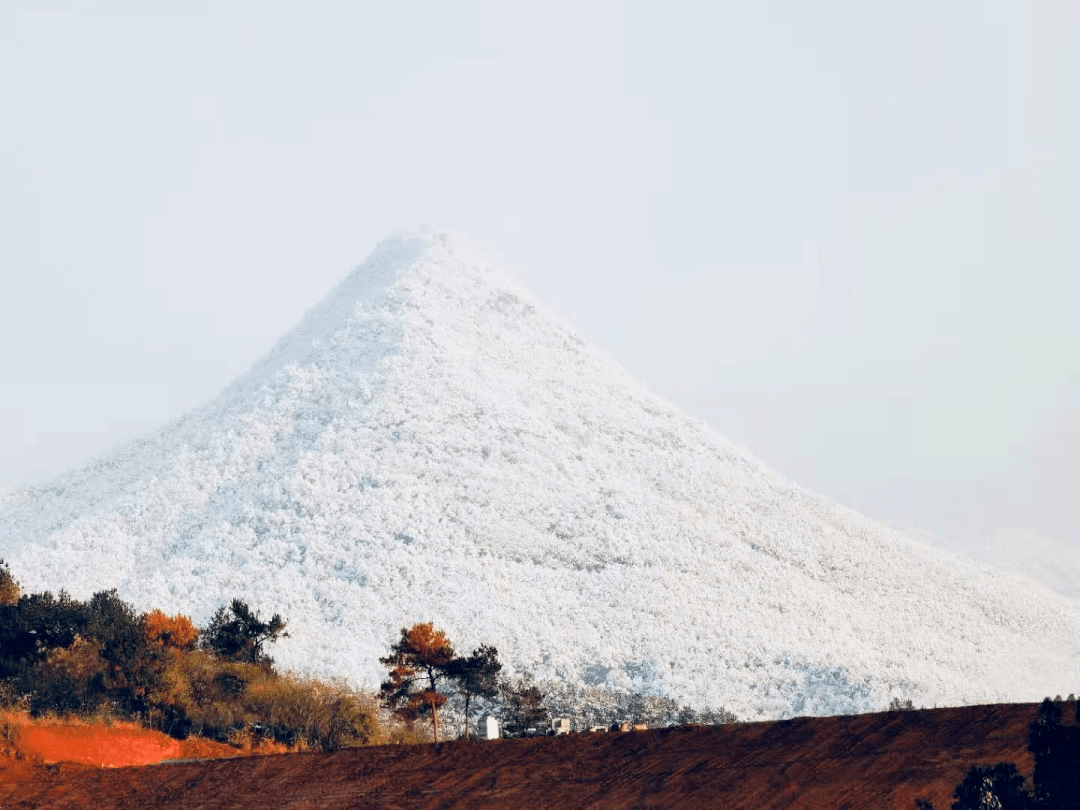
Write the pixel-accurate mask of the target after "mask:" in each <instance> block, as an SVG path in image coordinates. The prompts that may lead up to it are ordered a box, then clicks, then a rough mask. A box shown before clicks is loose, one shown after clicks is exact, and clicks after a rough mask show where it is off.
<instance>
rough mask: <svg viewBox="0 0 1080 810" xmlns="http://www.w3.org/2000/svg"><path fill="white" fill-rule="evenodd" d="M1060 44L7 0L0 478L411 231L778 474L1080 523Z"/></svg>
mask: <svg viewBox="0 0 1080 810" xmlns="http://www.w3.org/2000/svg"><path fill="white" fill-rule="evenodd" d="M1076 42H1080V4H1076V3H1074V2H1069V1H1068V0H1057V1H1056V2H1047V1H1040V0H1022V2H1021V1H1018V0H1008V2H1004V1H1001V0H953V1H951V2H930V1H929V0H903V1H902V2H901V1H900V0H890V1H884V0H883V2H874V3H867V2H861V1H856V0H849V1H847V2H829V1H827V0H798V1H796V0H791V1H790V2H779V1H778V0H771V1H770V0H756V2H727V3H723V2H713V3H682V4H679V3H663V4H660V3H633V2H624V3H595V2H594V3H589V2H573V3H563V2H545V3H534V4H513V3H506V2H489V3H484V2H458V3H454V4H444V3H411V4H374V3H345V2H342V3H327V2H322V3H319V2H312V3H304V4H295V3H288V4H287V3H268V2H225V3H209V2H185V3H179V2H177V3H163V2H162V3H152V4H151V3H141V2H140V3H137V2H126V3H120V2H112V3H109V2H83V3H60V2H56V3H49V4H44V3H38V2H6V3H4V4H3V5H2V6H0V99H2V104H3V107H2V113H0V115H2V118H3V125H2V126H0V218H2V222H3V230H2V233H3V238H2V239H0V282H2V286H0V347H2V348H0V353H2V354H0V360H2V363H3V377H2V379H3V383H2V384H0V388H2V396H0V485H5V486H11V485H16V484H19V483H22V482H26V481H37V480H41V479H42V478H45V477H48V476H50V475H52V474H55V473H57V472H60V471H62V470H64V469H66V468H68V467H70V466H73V465H76V464H80V463H82V462H84V461H86V460H88V459H89V458H90V457H91V456H93V455H96V454H99V453H101V452H103V451H105V450H106V449H108V447H109V446H111V445H112V444H113V443H115V442H116V441H118V440H120V439H123V438H127V437H130V436H133V435H136V434H138V433H140V432H143V431H144V430H146V429H149V428H152V427H154V426H157V425H160V424H162V423H164V422H165V421H166V420H168V419H171V418H173V417H175V416H177V415H179V414H180V413H182V412H183V411H185V410H187V409H190V408H192V407H195V406H197V405H199V404H200V403H202V402H204V401H206V400H207V399H209V398H210V397H212V396H213V395H214V394H215V393H217V391H218V390H220V389H221V388H222V387H223V386H224V385H226V384H227V383H228V382H229V381H230V380H231V379H232V378H233V377H234V376H236V375H237V374H238V373H240V372H242V371H243V370H245V369H246V368H247V367H248V366H249V365H250V364H251V363H252V362H253V361H254V360H255V359H256V358H257V357H258V356H259V355H260V354H261V353H263V352H265V351H266V350H267V349H268V348H269V347H270V346H271V345H272V344H273V342H274V341H275V340H276V338H277V337H278V336H279V335H280V334H281V333H282V332H284V331H285V330H286V329H288V328H289V327H291V326H292V325H293V324H294V323H295V322H296V321H297V320H298V318H299V317H300V316H301V315H302V314H303V312H304V311H305V310H306V309H307V308H308V307H310V306H312V305H314V304H315V303H316V302H317V301H318V300H319V299H320V298H321V297H322V296H323V295H324V294H325V293H326V292H327V291H328V290H329V289H330V288H331V286H332V285H333V284H334V283H335V282H336V281H338V280H339V279H340V278H341V277H342V276H344V275H345V274H346V273H347V272H348V271H349V270H350V269H351V268H352V267H353V266H355V265H356V264H358V263H359V262H360V261H362V260H363V259H364V258H365V257H366V255H367V254H368V252H369V251H370V249H371V248H372V247H373V246H374V244H375V243H376V242H377V241H378V240H379V239H380V238H382V237H383V236H385V235H387V234H388V233H390V232H392V231H396V230H399V229H402V228H410V227H415V226H418V225H420V224H424V223H426V224H431V225H434V226H438V227H452V228H455V229H457V230H459V231H461V232H463V233H465V234H467V235H469V236H470V237H471V238H472V239H473V240H474V241H476V242H477V243H478V244H480V245H481V246H482V247H484V248H486V249H487V250H488V251H489V252H490V253H492V254H493V255H494V256H495V257H497V258H501V259H502V260H503V261H504V262H505V263H506V264H507V265H509V266H510V267H511V269H512V270H513V271H514V272H515V273H516V274H517V275H518V276H519V277H520V278H521V280H522V281H523V282H524V283H525V284H526V285H527V286H528V287H530V288H531V289H532V290H533V291H534V292H535V293H536V295H537V296H538V297H539V298H541V299H542V300H544V301H546V302H547V303H548V304H549V305H550V306H551V307H552V308H553V309H555V310H556V311H558V312H561V313H562V314H563V315H564V316H565V317H566V318H567V319H568V320H570V321H571V322H572V323H573V324H575V326H577V328H578V329H579V331H581V332H582V333H583V334H584V335H585V336H586V337H588V338H590V339H591V340H592V341H593V342H595V343H597V344H598V345H600V346H601V347H602V348H603V349H605V350H606V351H607V352H608V353H610V354H611V355H613V356H614V357H615V358H616V359H618V360H619V361H621V362H622V363H623V364H624V365H625V366H626V367H627V368H628V369H629V370H630V371H631V372H633V373H634V374H635V375H636V376H637V377H638V378H639V379H641V380H643V381H644V382H646V383H648V384H649V385H650V386H652V387H653V388H654V389H656V390H658V391H659V392H660V393H662V394H664V395H666V396H668V397H669V398H670V399H672V400H673V401H674V402H676V403H677V404H678V405H680V406H682V407H683V408H684V409H686V410H687V411H689V412H691V413H693V414H695V415H697V416H699V417H701V418H703V419H705V420H706V421H708V422H709V423H711V424H712V425H714V426H715V427H716V428H717V429H718V430H720V431H721V432H722V433H724V434H725V435H727V436H729V437H730V438H732V439H734V440H736V441H739V442H741V443H742V444H745V445H746V446H747V447H749V448H750V449H751V450H752V451H753V452H754V453H756V454H757V455H758V456H760V457H761V458H763V459H764V460H765V461H767V462H768V463H770V464H771V465H772V466H773V467H775V468H776V469H778V470H779V471H781V472H783V473H784V474H786V475H788V476H790V477H792V478H794V479H796V480H797V481H799V482H800V483H801V484H803V485H804V486H807V487H809V488H812V489H814V490H817V491H820V492H824V493H826V494H828V495H830V496H832V497H833V498H835V499H836V500H839V501H841V502H843V503H846V504H848V505H850V506H853V507H855V508H857V509H860V510H862V511H864V512H866V513H867V514H869V515H871V516H873V517H876V518H879V519H882V520H886V521H890V522H894V523H904V524H910V525H917V526H923V527H928V528H931V529H935V530H939V531H949V532H954V533H957V532H958V533H971V534H974V535H979V534H985V533H989V532H990V531H992V530H993V529H997V528H1003V527H1025V528H1030V529H1033V530H1035V531H1036V532H1039V533H1042V534H1045V535H1047V536H1050V537H1054V538H1058V539H1062V540H1065V539H1071V538H1074V539H1076V540H1077V541H1080V498H1078V497H1077V490H1078V484H1080V362H1078V349H1080V318H1077V317H1076V316H1075V311H1076V309H1077V307H1078V305H1080V280H1078V277H1077V267H1078V258H1080V244H1078V242H1080V235H1078V234H1080V229H1078V228H1077V223H1078V222H1080V158H1078V156H1077V147H1076V144H1078V143H1080V101H1078V99H1080V94H1078V93H1076V91H1075V85H1076V81H1077V78H1078V77H1080V51H1078V50H1077V49H1076V47H1075V43H1076ZM1078 544H1080V542H1078Z"/></svg>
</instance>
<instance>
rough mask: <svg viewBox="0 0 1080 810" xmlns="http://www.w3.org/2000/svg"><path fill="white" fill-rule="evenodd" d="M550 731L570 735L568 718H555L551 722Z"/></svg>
mask: <svg viewBox="0 0 1080 810" xmlns="http://www.w3.org/2000/svg"><path fill="white" fill-rule="evenodd" d="M551 730H552V731H554V732H555V734H556V735H558V734H569V733H570V718H569V717H557V718H555V719H554V720H552V721H551Z"/></svg>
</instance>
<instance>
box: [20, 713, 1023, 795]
mask: <svg viewBox="0 0 1080 810" xmlns="http://www.w3.org/2000/svg"><path fill="white" fill-rule="evenodd" d="M1036 709H1037V706H1036V705H1035V704H1009V705H998V706H972V707H963V708H949V709H932V710H924V711H912V712H890V713H880V714H867V715H858V716H848V717H821V718H799V719H796V720H788V721H783V722H776V723H748V724H740V725H732V726H719V727H680V728H671V729H657V730H652V731H645V732H628V733H622V734H613V733H602V734H599V733H598V734H581V735H570V736H566V737H558V738H540V739H532V740H500V741H497V742H486V743H485V742H471V743H469V742H455V743H444V744H441V745H418V746H378V747H370V748H360V749H351V750H345V751H338V752H335V753H329V754H283V755H275V756H260V757H241V758H235V759H224V760H207V761H200V762H188V761H185V762H175V763H168V762H166V763H165V764H160V765H148V766H142V767H125V768H92V767H88V766H86V765H77V764H68V763H63V764H59V765H51V766H45V767H44V768H34V769H33V772H32V773H30V772H28V771H27V766H26V765H25V764H24V763H25V762H26V760H21V761H19V762H18V763H16V762H13V761H12V762H3V764H7V765H8V767H7V768H6V769H5V770H0V807H8V806H15V807H20V808H84V807H95V808H139V809H140V810H142V809H143V808H146V809H147V810H153V808H162V810H164V809H165V808H169V810H174V809H175V808H181V807H182V808H236V809H237V810H243V809H244V808H259V809H260V810H262V808H266V807H275V808H282V809H287V808H312V807H318V808H327V809H328V810H332V809H333V808H391V807H409V808H414V807H430V808H435V807H438V808H508V807H545V808H564V807H565V808H570V807H589V808H608V807H610V808H627V807H654V808H660V807H663V808H684V807H685V808H704V807H716V808H731V809H732V810H735V808H746V810H751V809H753V810H764V809H765V808H822V809H824V808H829V810H836V809H837V808H860V810H862V809H865V808H905V809H910V808H914V803H915V799H916V798H917V797H925V798H929V799H932V800H933V801H934V803H935V805H936V806H937V807H939V808H940V807H948V806H949V804H950V799H949V796H950V794H951V792H952V789H953V787H954V786H955V785H956V783H957V782H959V781H960V780H961V779H962V778H963V776H964V774H965V773H966V772H967V769H968V767H969V766H970V765H971V764H974V763H993V762H999V761H1002V760H1010V761H1014V762H1016V763H1017V764H1018V765H1019V766H1020V769H1021V771H1023V772H1026V773H1030V771H1031V761H1030V758H1029V755H1028V753H1027V751H1026V748H1025V740H1026V734H1027V728H1028V724H1029V723H1030V722H1031V719H1032V718H1033V717H1034V716H1035V712H1036Z"/></svg>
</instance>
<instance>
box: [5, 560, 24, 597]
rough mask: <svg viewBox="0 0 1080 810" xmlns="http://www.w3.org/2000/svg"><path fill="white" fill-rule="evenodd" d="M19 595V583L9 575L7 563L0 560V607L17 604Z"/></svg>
mask: <svg viewBox="0 0 1080 810" xmlns="http://www.w3.org/2000/svg"><path fill="white" fill-rule="evenodd" d="M21 593H22V592H21V591H20V590H19V583H18V582H16V581H15V577H13V576H12V575H11V571H10V570H9V569H8V567H7V563H5V562H4V561H3V560H0V605H14V604H17V603H18V601H19V596H20V595H21Z"/></svg>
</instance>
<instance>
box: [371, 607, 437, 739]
mask: <svg viewBox="0 0 1080 810" xmlns="http://www.w3.org/2000/svg"><path fill="white" fill-rule="evenodd" d="M379 663H381V664H382V665H383V666H386V667H389V669H390V678H389V679H388V680H386V681H384V682H383V683H382V686H381V687H380V689H381V692H382V702H383V705H384V706H386V708H388V709H390V711H392V712H394V714H396V715H398V716H399V717H404V718H407V719H410V720H412V719H416V718H418V717H422V716H424V715H427V714H430V715H431V728H432V732H433V733H434V737H435V742H438V741H439V708H440V707H441V706H442V705H443V704H444V703H446V699H447V696H446V694H444V693H443V692H440V691H439V687H440V686H441V685H442V684H444V683H445V682H447V681H449V680H450V679H451V677H452V676H451V669H452V667H453V663H454V647H453V645H452V644H451V643H450V641H449V639H447V637H446V634H445V633H443V632H442V631H441V630H436V629H435V628H434V626H433V625H432V623H431V622H426V623H424V624H414V625H413V626H412V627H410V628H404V627H403V628H401V640H400V641H398V643H397V644H395V645H393V646H392V647H391V648H390V655H389V656H387V657H386V658H380V659H379Z"/></svg>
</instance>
